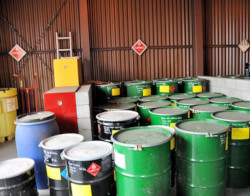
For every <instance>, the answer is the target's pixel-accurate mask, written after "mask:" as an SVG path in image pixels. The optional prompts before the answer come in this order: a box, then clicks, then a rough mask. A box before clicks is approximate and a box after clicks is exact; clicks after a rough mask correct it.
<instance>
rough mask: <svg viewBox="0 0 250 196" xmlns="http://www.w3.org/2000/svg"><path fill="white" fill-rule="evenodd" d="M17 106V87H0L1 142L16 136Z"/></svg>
mask: <svg viewBox="0 0 250 196" xmlns="http://www.w3.org/2000/svg"><path fill="white" fill-rule="evenodd" d="M17 108H18V103H17V89H16V88H0V142H4V140H5V137H8V140H11V139H12V138H13V137H14V136H15V129H16V125H15V123H14V121H15V120H16V116H17V112H16V110H17Z"/></svg>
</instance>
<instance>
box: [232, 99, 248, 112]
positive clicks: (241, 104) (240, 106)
mask: <svg viewBox="0 0 250 196" xmlns="http://www.w3.org/2000/svg"><path fill="white" fill-rule="evenodd" d="M229 108H231V109H233V110H244V111H250V101H237V102H234V103H231V105H229Z"/></svg>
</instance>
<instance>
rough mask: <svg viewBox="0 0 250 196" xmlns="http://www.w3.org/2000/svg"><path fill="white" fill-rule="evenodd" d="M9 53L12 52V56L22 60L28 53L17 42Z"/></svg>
mask: <svg viewBox="0 0 250 196" xmlns="http://www.w3.org/2000/svg"><path fill="white" fill-rule="evenodd" d="M9 54H10V56H12V57H13V58H14V59H16V60H17V61H20V60H21V59H22V58H23V57H24V55H25V54H26V52H25V51H24V50H23V49H22V48H21V47H20V46H19V45H18V44H16V45H15V46H14V47H13V48H12V49H11V51H10V52H9Z"/></svg>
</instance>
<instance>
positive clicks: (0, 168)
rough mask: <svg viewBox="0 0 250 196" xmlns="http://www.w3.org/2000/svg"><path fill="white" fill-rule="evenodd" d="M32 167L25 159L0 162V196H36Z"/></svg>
mask: <svg viewBox="0 0 250 196" xmlns="http://www.w3.org/2000/svg"><path fill="white" fill-rule="evenodd" d="M34 165H35V162H34V161H33V160H32V159H27V158H16V159H10V160H6V161H3V162H0V195H3V196H5V195H6V196H11V195H13V196H15V195H18V196H38V192H37V188H36V180H35V174H34Z"/></svg>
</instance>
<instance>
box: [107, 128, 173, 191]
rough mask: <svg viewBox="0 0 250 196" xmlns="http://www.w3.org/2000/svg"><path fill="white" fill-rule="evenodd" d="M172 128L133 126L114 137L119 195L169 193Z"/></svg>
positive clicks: (112, 138)
mask: <svg viewBox="0 0 250 196" xmlns="http://www.w3.org/2000/svg"><path fill="white" fill-rule="evenodd" d="M169 130H171V131H169ZM172 131H173V130H172V129H171V128H169V127H166V128H161V127H152V126H151V127H133V128H128V129H124V130H122V131H120V132H117V133H115V134H114V135H113V136H112V137H111V140H112V142H113V145H114V155H115V171H116V185H117V196H128V195H131V196H163V195H164V196H170V191H171V185H170V183H171V182H170V181H171V178H170V173H171V170H170V168H171V160H170V140H171V139H172V137H173V134H172Z"/></svg>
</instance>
